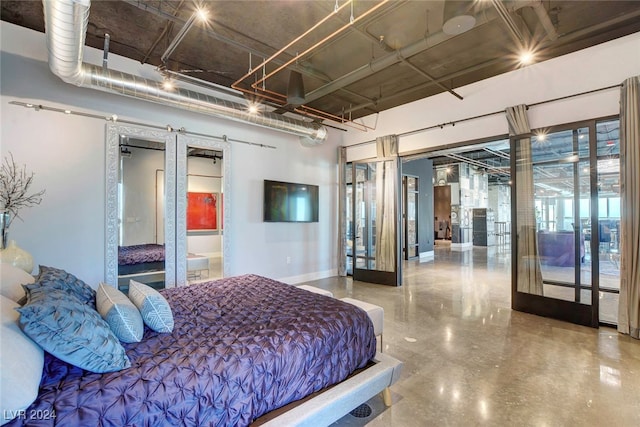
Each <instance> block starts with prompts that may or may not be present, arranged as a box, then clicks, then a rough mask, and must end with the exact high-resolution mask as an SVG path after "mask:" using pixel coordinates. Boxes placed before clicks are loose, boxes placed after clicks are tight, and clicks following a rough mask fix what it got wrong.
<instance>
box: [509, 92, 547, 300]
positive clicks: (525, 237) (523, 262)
mask: <svg viewBox="0 0 640 427" xmlns="http://www.w3.org/2000/svg"><path fill="white" fill-rule="evenodd" d="M505 113H506V115H507V122H508V123H509V135H510V136H511V137H512V138H513V139H515V144H516V149H515V153H513V154H514V155H515V156H516V201H517V206H518V211H517V217H516V218H517V219H516V220H517V224H518V234H517V245H518V246H517V249H518V252H517V257H518V259H517V262H518V276H517V278H518V285H517V289H518V292H525V293H529V294H536V295H542V294H543V288H542V271H541V267H540V259H539V258H538V239H537V237H536V217H535V204H534V188H533V159H532V155H531V138H530V137H529V134H530V133H531V128H530V126H529V118H528V116H527V106H526V105H524V104H522V105H516V106H515V107H509V108H507V109H506V111H505Z"/></svg>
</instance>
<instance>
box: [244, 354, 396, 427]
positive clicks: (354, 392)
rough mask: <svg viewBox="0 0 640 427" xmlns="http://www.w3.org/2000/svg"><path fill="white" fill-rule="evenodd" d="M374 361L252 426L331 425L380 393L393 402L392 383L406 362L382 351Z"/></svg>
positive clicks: (314, 426) (386, 402) (386, 401)
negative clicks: (341, 380)
mask: <svg viewBox="0 0 640 427" xmlns="http://www.w3.org/2000/svg"><path fill="white" fill-rule="evenodd" d="M372 362H373V364H372V365H371V366H370V367H368V368H365V369H363V370H362V371H361V372H359V373H357V374H356V375H353V376H351V377H349V378H347V379H346V380H344V381H343V382H341V383H339V384H336V385H335V386H333V387H330V388H328V389H327V390H325V391H322V392H319V393H318V394H316V395H314V396H313V397H312V398H310V399H307V400H305V401H303V402H302V403H299V404H296V405H294V406H293V407H292V408H291V409H288V410H286V411H284V412H282V413H281V414H278V415H275V416H273V415H274V414H273V413H270V414H266V415H265V416H263V417H260V418H258V420H256V422H255V423H253V424H252V426H258V425H260V426H267V427H282V426H312V427H318V426H323V425H324V426H327V425H329V424H331V423H333V422H334V421H337V420H339V419H340V418H342V417H343V416H344V415H346V414H347V413H349V412H350V411H352V410H353V409H355V408H356V407H358V406H359V405H361V404H363V403H364V402H366V401H367V400H369V399H371V398H372V397H373V396H375V395H376V394H378V393H382V397H383V400H384V403H385V405H386V406H391V403H392V402H391V391H390V390H389V387H390V386H391V385H392V384H394V383H395V382H396V381H398V379H399V378H400V373H401V371H402V362H400V361H399V360H397V359H395V358H393V357H391V356H389V355H386V354H383V353H380V352H378V353H377V354H376V355H375V357H374V360H373V361H372ZM274 412H276V413H277V412H278V411H274Z"/></svg>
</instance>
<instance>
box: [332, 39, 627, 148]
mask: <svg viewBox="0 0 640 427" xmlns="http://www.w3.org/2000/svg"><path fill="white" fill-rule="evenodd" d="M636 75H640V33H635V34H632V35H629V36H626V37H622V38H619V39H616V40H612V41H610V42H607V43H603V44H600V45H597V46H593V47H591V48H588V49H584V50H581V51H578V52H575V53H572V54H568V55H565V56H562V57H558V58H555V59H551V60H548V61H545V62H541V63H538V64H534V65H531V66H528V67H526V68H522V69H519V70H516V71H512V72H510V73H506V74H503V75H500V76H496V77H493V78H490V79H486V80H483V81H481V82H477V83H474V84H470V85H467V86H464V87H460V88H456V89H455V90H456V92H457V93H459V94H460V95H462V96H463V98H464V100H462V101H461V100H459V99H457V98H455V97H454V96H453V95H451V94H449V93H443V94H439V95H436V96H432V97H430V98H426V99H422V100H419V101H415V102H412V103H410V104H406V105H403V106H400V107H397V108H394V109H391V110H387V111H383V112H381V113H380V114H379V117H378V121H377V128H376V130H375V131H371V132H368V133H362V132H357V131H353V130H349V132H347V134H346V135H344V136H343V141H344V145H347V146H349V145H352V144H357V143H362V142H366V141H372V140H375V138H376V137H378V136H383V135H388V134H402V133H405V132H411V131H415V130H418V129H423V128H427V127H431V126H437V125H439V124H443V123H450V122H455V121H458V120H462V119H466V118H470V117H475V116H479V115H483V114H488V113H493V112H501V111H504V110H505V109H506V108H507V107H510V106H514V105H518V104H527V105H531V104H535V103H538V102H543V101H548V100H551V99H557V98H561V97H564V96H570V95H574V94H578V93H583V92H587V91H591V90H594V89H600V88H604V87H608V86H612V85H617V84H620V83H622V82H623V81H624V80H625V79H627V78H629V77H632V76H636ZM619 94H620V90H619V89H612V90H607V91H603V92H597V93H593V94H590V95H583V96H579V97H575V98H570V99H567V100H563V101H557V102H552V103H546V104H542V105H539V106H532V107H531V108H530V109H529V120H530V124H531V128H532V129H537V128H543V127H549V126H553V125H558V124H564V123H571V122H575V121H580V120H586V119H593V118H598V117H605V116H609V115H616V114H619V111H620V107H619ZM364 121H365V123H368V124H373V123H375V121H376V118H375V117H373V116H369V117H366V118H364ZM507 133H508V127H507V121H506V119H505V117H504V114H497V115H491V116H489V117H485V118H482V119H475V120H470V121H466V122H462V123H458V124H456V125H455V126H450V125H447V126H444V128H442V129H440V128H437V129H432V130H428V131H425V132H420V133H416V134H413V135H411V136H405V137H403V136H401V137H400V141H399V151H400V153H407V152H411V151H414V150H421V149H425V148H430V147H437V146H441V145H444V144H450V143H456V142H463V141H471V140H476V139H480V138H485V137H494V136H498V135H506V134H507ZM347 154H348V155H347V158H348V160H358V159H365V158H369V157H374V156H375V144H364V145H359V146H357V147H353V148H350V149H349V150H348V151H347Z"/></svg>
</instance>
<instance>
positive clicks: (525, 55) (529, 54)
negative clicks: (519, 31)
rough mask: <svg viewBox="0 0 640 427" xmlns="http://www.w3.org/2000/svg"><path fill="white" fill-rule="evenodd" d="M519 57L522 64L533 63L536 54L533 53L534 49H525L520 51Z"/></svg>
mask: <svg viewBox="0 0 640 427" xmlns="http://www.w3.org/2000/svg"><path fill="white" fill-rule="evenodd" d="M518 59H519V61H520V65H531V64H533V62H534V60H535V55H534V54H533V51H531V50H525V51H522V52H520V55H519V57H518Z"/></svg>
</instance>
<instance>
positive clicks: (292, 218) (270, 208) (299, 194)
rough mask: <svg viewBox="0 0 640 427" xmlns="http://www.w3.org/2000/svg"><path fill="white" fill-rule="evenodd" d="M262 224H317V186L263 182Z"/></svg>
mask: <svg viewBox="0 0 640 427" xmlns="http://www.w3.org/2000/svg"><path fill="white" fill-rule="evenodd" d="M263 213H264V215H263V216H264V222H318V186H317V185H309V184H295V183H292V182H281V181H269V180H265V181H264V209H263Z"/></svg>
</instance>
